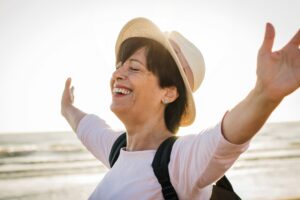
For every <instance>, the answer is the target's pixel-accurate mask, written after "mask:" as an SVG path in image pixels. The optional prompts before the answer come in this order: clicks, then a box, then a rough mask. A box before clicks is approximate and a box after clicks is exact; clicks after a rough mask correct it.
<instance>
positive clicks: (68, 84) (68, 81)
mask: <svg viewBox="0 0 300 200" xmlns="http://www.w3.org/2000/svg"><path fill="white" fill-rule="evenodd" d="M71 82H72V78H70V77H69V78H67V80H66V83H65V89H69V88H70V85H71Z"/></svg>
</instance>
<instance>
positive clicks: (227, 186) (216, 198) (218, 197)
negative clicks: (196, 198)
mask: <svg viewBox="0 0 300 200" xmlns="http://www.w3.org/2000/svg"><path fill="white" fill-rule="evenodd" d="M210 199H211V200H242V199H241V198H240V197H239V196H238V195H237V194H236V193H235V192H234V190H233V187H232V185H231V183H230V181H229V180H228V179H227V177H226V176H225V175H224V176H223V177H222V178H221V179H220V180H218V181H217V183H216V185H213V190H212V195H211V198H210Z"/></svg>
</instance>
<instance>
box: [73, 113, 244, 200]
mask: <svg viewBox="0 0 300 200" xmlns="http://www.w3.org/2000/svg"><path fill="white" fill-rule="evenodd" d="M123 132H124V131H121V132H118V131H114V130H113V129H111V128H110V126H108V125H107V124H106V123H105V121H103V120H102V119H100V118H99V117H97V116H96V115H91V114H89V115H86V116H85V117H84V118H83V119H82V120H81V121H80V123H79V125H78V128H77V136H78V138H79V139H80V140H81V142H82V143H83V144H84V146H85V147H86V148H87V149H88V150H89V151H90V152H91V153H92V154H93V155H94V156H95V157H96V158H97V159H99V160H100V161H101V162H102V163H103V164H104V165H105V166H107V167H108V168H110V166H109V160H108V158H109V153H110V150H111V147H112V145H113V143H114V141H115V140H116V139H117V138H118V136H119V135H120V134H121V133H123ZM248 146H249V142H247V143H245V144H241V145H236V144H232V143H230V142H228V141H227V140H226V139H225V138H224V137H223V134H222V132H221V123H218V124H217V125H216V126H214V127H211V128H209V129H206V130H203V131H201V132H200V133H198V134H196V135H186V136H182V137H179V138H178V139H177V141H176V142H175V144H174V146H173V149H172V152H171V159H170V163H169V174H170V179H171V183H172V185H173V186H174V188H175V190H176V192H177V195H178V197H179V199H182V200H183V199H189V200H190V199H201V200H208V199H210V196H211V192H212V183H213V182H215V181H216V180H217V179H219V178H220V177H221V176H223V174H224V173H225V172H226V170H228V169H229V168H230V167H231V166H232V164H233V163H234V162H235V161H236V159H237V158H238V157H239V155H240V154H241V153H243V152H244V151H246V150H247V148H248ZM155 153H156V150H146V151H133V152H129V151H125V150H123V149H122V150H121V152H120V156H119V158H118V160H117V161H116V163H115V165H114V167H113V168H111V169H110V170H109V172H108V173H107V174H106V175H105V176H104V178H103V179H102V181H101V182H100V183H99V184H98V186H97V187H96V189H95V190H94V192H93V193H92V195H91V196H90V198H89V199H90V200H98V199H105V200H115V199H122V200H123V199H124V200H127V199H128V200H129V199H145V200H150V199H153V200H154V199H155V200H160V199H161V200H163V196H162V193H161V186H160V184H159V182H158V181H157V178H156V177H155V175H154V172H153V169H152V167H151V163H152V161H153V158H154V155H155Z"/></svg>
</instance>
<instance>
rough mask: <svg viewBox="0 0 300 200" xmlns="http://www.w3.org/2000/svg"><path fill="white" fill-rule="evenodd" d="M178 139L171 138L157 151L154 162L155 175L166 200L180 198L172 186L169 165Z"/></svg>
mask: <svg viewBox="0 0 300 200" xmlns="http://www.w3.org/2000/svg"><path fill="white" fill-rule="evenodd" d="M176 139H177V137H176V136H173V137H169V138H168V139H166V140H165V141H164V142H163V143H162V144H161V145H160V146H159V147H158V149H157V152H156V154H155V156H154V159H153V162H152V168H153V171H154V174H155V176H156V178H157V180H158V182H159V183H160V185H161V187H162V193H163V196H164V199H166V200H177V199H178V196H177V193H176V191H175V189H174V187H173V186H172V184H171V181H170V175H169V169H168V165H169V162H170V155H171V151H172V147H173V144H174V142H175V141H176Z"/></svg>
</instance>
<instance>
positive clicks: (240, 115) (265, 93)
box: [223, 23, 300, 144]
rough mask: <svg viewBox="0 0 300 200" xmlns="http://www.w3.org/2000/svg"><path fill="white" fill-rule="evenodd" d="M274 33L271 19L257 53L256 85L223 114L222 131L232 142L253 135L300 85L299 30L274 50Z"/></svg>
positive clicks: (240, 140) (236, 142) (239, 141)
mask: <svg viewBox="0 0 300 200" xmlns="http://www.w3.org/2000/svg"><path fill="white" fill-rule="evenodd" d="M274 37H275V30H274V27H273V26H272V25H271V24H270V23H268V24H267V25H266V31H265V37H264V41H263V44H262V46H261V48H260V50H259V52H258V57H257V81H256V85H255V87H254V89H253V90H252V91H251V92H250V93H249V95H248V96H247V97H246V98H245V99H244V100H243V101H241V102H240V103H239V104H238V105H236V106H235V107H234V108H233V109H232V110H231V111H229V112H228V113H227V114H226V115H225V117H224V120H223V134H224V137H225V138H226V139H227V140H228V141H230V142H232V143H235V144H241V143H244V142H246V141H247V140H249V139H250V138H252V137H253V136H254V135H255V134H256V133H257V131H258V130H259V129H260V128H261V127H262V126H263V124H264V123H265V122H266V120H267V119H268V117H269V116H270V114H271V113H272V112H273V110H274V109H275V108H276V107H277V106H278V105H279V104H280V102H281V101H282V100H283V98H284V97H285V96H287V95H289V94H290V93H292V92H294V91H295V90H297V89H298V88H299V86H300V49H299V45H300V30H298V32H297V33H296V35H295V36H294V37H293V38H292V39H291V40H290V42H288V43H287V44H286V45H285V46H284V47H283V48H282V49H281V50H279V51H275V52H272V46H273V42H274Z"/></svg>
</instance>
